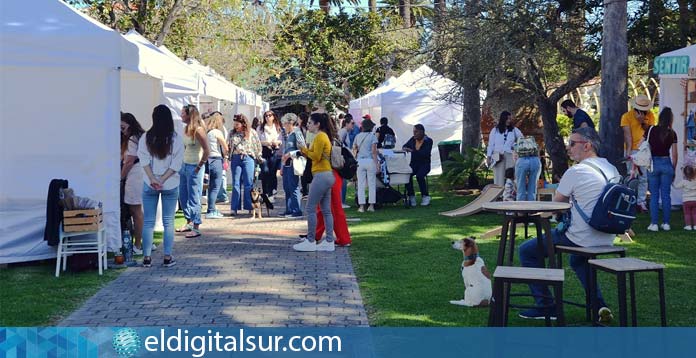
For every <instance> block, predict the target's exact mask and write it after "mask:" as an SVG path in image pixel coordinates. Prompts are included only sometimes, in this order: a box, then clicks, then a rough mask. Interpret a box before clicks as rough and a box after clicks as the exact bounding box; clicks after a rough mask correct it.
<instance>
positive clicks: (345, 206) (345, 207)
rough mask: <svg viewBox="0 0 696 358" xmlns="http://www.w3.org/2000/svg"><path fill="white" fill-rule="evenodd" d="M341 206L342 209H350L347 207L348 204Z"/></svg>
mask: <svg viewBox="0 0 696 358" xmlns="http://www.w3.org/2000/svg"><path fill="white" fill-rule="evenodd" d="M341 206H343V208H344V209H350V205H348V204H343V205H341Z"/></svg>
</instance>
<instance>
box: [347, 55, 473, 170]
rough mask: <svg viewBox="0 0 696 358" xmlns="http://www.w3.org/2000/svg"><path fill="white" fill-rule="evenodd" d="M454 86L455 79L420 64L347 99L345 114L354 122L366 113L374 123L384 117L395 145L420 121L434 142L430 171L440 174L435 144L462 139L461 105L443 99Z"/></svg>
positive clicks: (403, 140) (399, 144) (407, 135)
mask: <svg viewBox="0 0 696 358" xmlns="http://www.w3.org/2000/svg"><path fill="white" fill-rule="evenodd" d="M454 86H456V84H455V82H453V81H451V80H449V79H447V78H445V77H442V76H440V75H438V74H436V73H434V72H433V70H431V69H430V68H429V67H428V66H426V65H423V66H421V67H419V68H418V69H416V70H415V71H413V72H411V71H406V72H404V73H403V74H402V75H401V76H399V77H398V78H396V79H391V78H390V79H389V80H387V81H385V83H383V84H382V85H381V86H380V87H378V88H376V89H375V90H374V91H372V92H370V93H368V94H367V95H365V96H363V97H361V98H359V99H357V100H354V101H351V102H350V105H349V113H351V114H353V117H354V118H356V119H358V121H359V118H361V117H362V116H363V115H365V114H370V116H372V119H373V120H374V121H375V123H377V125H379V118H381V117H387V118H388V119H389V126H390V127H392V128H393V129H394V132H395V133H396V137H397V148H401V146H402V145H403V144H404V143H406V141H407V140H408V139H409V138H411V137H412V136H413V126H414V125H416V124H418V123H420V124H422V125H423V126H424V127H425V132H426V134H427V135H428V136H429V137H430V138H432V139H433V142H434V143H433V150H432V153H431V158H432V164H431V171H430V174H431V175H435V174H440V173H442V166H441V163H440V155H439V152H438V148H437V144H438V143H439V142H442V141H449V140H461V138H462V108H461V106H460V105H457V104H454V103H449V102H447V101H445V100H444V99H443V96H444V95H445V94H446V93H447V92H448V91H449V90H451V89H452V88H453V87H454ZM358 105H359V106H360V107H358Z"/></svg>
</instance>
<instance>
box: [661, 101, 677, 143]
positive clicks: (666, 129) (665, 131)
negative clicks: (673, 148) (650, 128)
mask: <svg viewBox="0 0 696 358" xmlns="http://www.w3.org/2000/svg"><path fill="white" fill-rule="evenodd" d="M673 120H674V114H672V108H669V107H665V108H663V109H662V112H660V116H659V117H658V120H657V126H658V127H659V128H660V141H661V142H663V143H664V142H665V141H666V140H667V139H669V135H670V133H671V132H672V121H673ZM671 144H672V143H670V145H671Z"/></svg>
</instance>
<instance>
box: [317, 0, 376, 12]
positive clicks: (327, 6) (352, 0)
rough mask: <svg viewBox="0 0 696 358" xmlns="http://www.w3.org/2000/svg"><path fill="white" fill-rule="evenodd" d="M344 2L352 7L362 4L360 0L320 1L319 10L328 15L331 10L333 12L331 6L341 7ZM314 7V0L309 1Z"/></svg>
mask: <svg viewBox="0 0 696 358" xmlns="http://www.w3.org/2000/svg"><path fill="white" fill-rule="evenodd" d="M371 1H372V0H371ZM344 2H347V3H349V4H351V5H357V4H358V3H359V2H360V0H319V8H320V9H321V10H322V11H323V12H325V13H327V14H328V13H329V10H331V5H333V6H339V5H341V4H343V3H344ZM312 5H314V0H309V6H312Z"/></svg>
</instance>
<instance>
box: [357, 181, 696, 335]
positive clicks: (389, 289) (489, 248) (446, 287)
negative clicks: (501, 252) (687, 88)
mask: <svg viewBox="0 0 696 358" xmlns="http://www.w3.org/2000/svg"><path fill="white" fill-rule="evenodd" d="M429 181H430V184H431V186H430V188H431V195H432V197H433V201H432V205H431V206H429V207H420V206H419V207H417V208H412V209H407V208H404V207H403V206H402V205H398V206H387V207H385V208H383V209H381V210H378V211H377V212H375V213H364V214H360V213H357V211H356V209H355V208H351V209H348V216H349V217H359V218H361V221H360V222H351V223H350V228H351V230H350V231H351V234H352V239H353V246H352V247H351V248H350V250H351V255H352V259H353V264H354V267H355V271H356V274H357V277H358V281H359V284H360V289H361V293H362V295H363V299H364V302H365V305H366V309H367V311H368V316H369V320H370V325H372V326H486V325H487V319H488V310H487V309H481V308H467V307H461V306H455V305H451V304H450V303H449V300H455V299H461V298H463V291H464V285H463V283H462V278H461V274H460V265H461V262H462V254H461V252H458V251H455V250H453V249H451V248H450V242H451V241H452V240H454V239H459V238H463V237H466V236H471V235H473V236H477V235H479V234H481V233H484V232H486V231H488V230H489V229H493V228H495V227H496V226H499V225H501V223H502V217H501V216H499V215H496V214H490V213H480V214H476V215H473V216H469V217H463V218H448V217H445V216H441V215H438V213H439V212H442V211H446V210H451V209H454V208H457V207H459V206H462V205H464V204H465V203H467V202H469V201H471V200H472V199H473V197H472V196H468V197H460V196H455V195H453V194H450V193H443V192H440V191H438V190H437V187H436V185H433V184H435V182H436V179H433V178H430V179H429ZM349 197H352V190H350V192H349ZM351 202H352V201H351ZM672 218H673V219H672V227H673V229H672V231H671V232H669V233H666V232H659V233H652V232H648V231H647V230H646V229H645V228H646V227H647V226H648V224H649V218H648V215H647V214H642V215H640V217H639V219H638V220H637V221H636V223H635V225H634V230H635V232H636V234H637V238H636V239H635V241H634V242H633V243H629V244H623V243H618V244H619V245H625V246H626V248H627V253H628V256H629V257H636V258H641V259H644V260H649V261H655V262H659V263H663V264H665V265H666V270H665V286H666V296H667V320H668V325H670V326H696V315H694V314H693V312H694V311H695V309H696V298H695V297H694V292H696V280H694V279H693V278H694V277H696V267H694V262H696V234H694V232H687V231H684V230H682V227H683V226H684V223H683V216H682V213H681V212H673V213H672ZM518 234H519V230H518ZM498 242H499V240H497V239H490V240H482V241H479V242H478V245H479V248H480V250H481V252H480V254H481V256H482V257H483V258H484V260H485V261H486V266H487V267H488V269H489V270H490V271H491V272H493V271H494V270H495V260H496V257H497V248H498ZM516 244H517V243H516ZM518 247H519V246H518ZM564 265H565V268H566V281H565V284H564V295H565V297H566V299H571V300H573V301H576V302H583V301H584V291H583V290H582V288H581V286H580V283H579V281H578V280H577V278H576V276H575V273H574V272H573V271H572V270H571V269H570V267H568V259H567V257H565V258H564ZM599 279H600V285H601V287H602V289H603V293H604V296H605V300H606V301H607V302H608V304H609V305H610V307H611V308H612V310H613V311H614V315H615V318H616V319H615V322H616V321H618V304H617V303H616V302H617V301H616V281H615V279H614V276H613V275H609V274H606V273H600V274H599ZM515 291H518V292H528V288H527V287H526V286H523V285H515V286H513V292H515ZM636 293H637V296H638V324H639V325H640V326H656V325H659V324H660V319H659V304H658V286H657V274H655V273H641V274H638V275H637V276H636ZM513 302H517V303H524V304H531V302H532V301H531V299H529V298H524V297H517V298H516V301H513ZM516 312H517V311H515V310H514V309H513V310H511V312H510V316H509V317H510V321H509V325H511V326H543V321H528V320H523V319H520V318H517V314H516ZM565 313H566V322H567V324H568V325H569V326H584V325H588V323H586V322H584V309H582V308H578V307H574V306H566V308H565Z"/></svg>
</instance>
